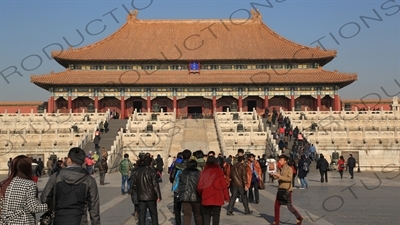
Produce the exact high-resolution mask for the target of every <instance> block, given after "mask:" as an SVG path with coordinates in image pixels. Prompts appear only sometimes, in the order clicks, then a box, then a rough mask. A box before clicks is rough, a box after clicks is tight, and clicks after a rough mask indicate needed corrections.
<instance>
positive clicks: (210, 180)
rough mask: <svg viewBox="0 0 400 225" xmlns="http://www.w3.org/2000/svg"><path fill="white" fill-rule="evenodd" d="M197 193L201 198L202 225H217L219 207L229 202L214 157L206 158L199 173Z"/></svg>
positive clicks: (223, 179) (220, 171)
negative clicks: (204, 164)
mask: <svg viewBox="0 0 400 225" xmlns="http://www.w3.org/2000/svg"><path fill="white" fill-rule="evenodd" d="M197 192H198V193H199V195H200V196H201V205H202V206H203V212H204V216H203V223H204V225H209V224H211V217H212V221H213V223H212V224H213V225H219V219H220V214H221V206H222V205H224V201H225V202H229V193H228V186H227V184H226V180H225V178H224V172H223V171H222V169H221V167H220V166H219V165H218V160H217V159H216V158H215V157H214V156H209V157H208V158H207V163H206V166H205V168H204V170H203V171H201V174H200V179H199V183H198V184H197Z"/></svg>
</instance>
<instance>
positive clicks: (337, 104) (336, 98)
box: [333, 95, 340, 111]
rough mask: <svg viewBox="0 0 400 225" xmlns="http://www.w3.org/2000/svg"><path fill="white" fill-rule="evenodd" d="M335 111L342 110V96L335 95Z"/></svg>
mask: <svg viewBox="0 0 400 225" xmlns="http://www.w3.org/2000/svg"><path fill="white" fill-rule="evenodd" d="M333 111H340V97H339V95H335V96H334V99H333Z"/></svg>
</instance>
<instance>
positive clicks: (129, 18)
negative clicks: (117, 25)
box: [126, 9, 139, 21]
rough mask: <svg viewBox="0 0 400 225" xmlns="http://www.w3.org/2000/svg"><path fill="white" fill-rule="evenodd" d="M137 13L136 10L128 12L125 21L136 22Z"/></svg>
mask: <svg viewBox="0 0 400 225" xmlns="http://www.w3.org/2000/svg"><path fill="white" fill-rule="evenodd" d="M138 13H139V11H138V10H137V9H135V10H133V11H132V10H130V11H129V14H128V16H127V17H126V20H127V21H136V20H137V15H138Z"/></svg>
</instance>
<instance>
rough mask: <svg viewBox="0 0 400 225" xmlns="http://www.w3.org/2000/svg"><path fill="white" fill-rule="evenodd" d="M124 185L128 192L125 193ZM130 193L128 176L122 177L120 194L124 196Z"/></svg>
mask: <svg viewBox="0 0 400 225" xmlns="http://www.w3.org/2000/svg"><path fill="white" fill-rule="evenodd" d="M125 183H127V186H128V190H127V191H125ZM130 191H131V181H130V180H129V176H128V175H122V183H121V193H123V194H125V193H127V192H130Z"/></svg>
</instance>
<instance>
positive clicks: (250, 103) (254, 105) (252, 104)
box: [247, 100, 257, 112]
mask: <svg viewBox="0 0 400 225" xmlns="http://www.w3.org/2000/svg"><path fill="white" fill-rule="evenodd" d="M253 108H255V109H257V101H255V100H248V101H247V112H253Z"/></svg>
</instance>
